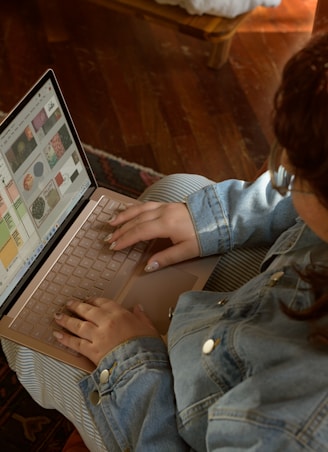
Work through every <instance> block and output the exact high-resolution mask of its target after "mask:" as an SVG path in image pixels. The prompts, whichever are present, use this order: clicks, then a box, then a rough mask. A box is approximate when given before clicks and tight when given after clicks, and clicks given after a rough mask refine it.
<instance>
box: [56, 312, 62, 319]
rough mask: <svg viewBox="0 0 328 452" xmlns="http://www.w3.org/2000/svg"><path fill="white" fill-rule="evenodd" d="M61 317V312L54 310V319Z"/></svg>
mask: <svg viewBox="0 0 328 452" xmlns="http://www.w3.org/2000/svg"><path fill="white" fill-rule="evenodd" d="M62 317H63V314H62V312H55V319H57V320H60V319H61V318H62Z"/></svg>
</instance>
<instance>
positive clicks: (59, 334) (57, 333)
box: [52, 331, 64, 339]
mask: <svg viewBox="0 0 328 452" xmlns="http://www.w3.org/2000/svg"><path fill="white" fill-rule="evenodd" d="M52 334H53V335H54V336H55V338H56V339H63V337H64V336H63V335H62V333H60V332H59V331H53V332H52Z"/></svg>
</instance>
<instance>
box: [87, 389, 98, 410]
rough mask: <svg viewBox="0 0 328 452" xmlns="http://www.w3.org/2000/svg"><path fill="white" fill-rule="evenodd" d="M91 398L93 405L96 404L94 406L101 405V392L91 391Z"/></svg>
mask: <svg viewBox="0 0 328 452" xmlns="http://www.w3.org/2000/svg"><path fill="white" fill-rule="evenodd" d="M89 399H90V402H91V403H92V405H94V406H96V405H99V403H100V395H99V392H98V391H93V392H91V393H90V395H89Z"/></svg>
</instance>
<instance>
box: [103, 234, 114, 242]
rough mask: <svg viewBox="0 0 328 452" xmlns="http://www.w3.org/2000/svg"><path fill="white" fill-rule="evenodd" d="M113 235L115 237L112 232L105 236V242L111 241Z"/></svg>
mask: <svg viewBox="0 0 328 452" xmlns="http://www.w3.org/2000/svg"><path fill="white" fill-rule="evenodd" d="M112 237H113V234H112V233H110V234H108V235H107V236H106V237H105V238H104V242H109V241H110V239H111V238H112Z"/></svg>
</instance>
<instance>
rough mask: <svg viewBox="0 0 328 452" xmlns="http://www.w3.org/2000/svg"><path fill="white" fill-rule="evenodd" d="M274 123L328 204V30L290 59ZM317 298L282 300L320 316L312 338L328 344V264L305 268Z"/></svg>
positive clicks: (306, 316) (297, 315)
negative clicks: (304, 304)
mask: <svg viewBox="0 0 328 452" xmlns="http://www.w3.org/2000/svg"><path fill="white" fill-rule="evenodd" d="M273 128H274V132H275V135H276V138H277V140H278V142H279V144H280V145H281V146H282V147H284V148H285V149H286V152H287V156H288V159H289V161H290V162H291V164H292V165H293V167H294V168H295V174H296V175H297V176H299V177H300V178H302V179H304V180H305V181H307V182H308V183H309V184H310V186H311V190H313V192H314V193H315V195H316V196H317V198H318V200H319V201H320V202H321V204H322V205H323V206H324V207H326V208H327V209H328V33H324V34H318V35H315V36H314V37H312V38H311V39H310V41H309V42H308V43H307V44H306V45H305V46H304V47H303V48H302V49H301V50H299V51H298V52H297V53H296V54H295V55H294V56H292V57H291V58H290V59H289V61H288V62H287V64H286V65H285V67H284V69H283V73H282V80H281V83H280V86H279V88H278V90H277V92H276V94H275V98H274V111H273ZM299 274H300V275H301V277H302V279H304V280H305V281H307V282H308V283H309V284H310V285H311V287H312V290H313V293H314V296H315V302H314V303H313V305H312V306H311V307H310V308H309V309H306V310H304V311H294V310H292V309H290V308H288V307H287V306H285V305H282V309H283V311H284V312H285V313H286V314H287V315H288V316H290V317H292V318H294V319H299V320H308V321H310V322H311V323H312V322H314V325H315V328H313V329H312V331H311V334H310V339H312V340H314V341H316V342H318V341H319V342H320V343H323V344H326V345H328V324H327V322H326V320H328V319H327V314H328V264H327V266H323V265H320V266H315V265H312V266H309V267H307V268H306V269H305V270H303V271H299Z"/></svg>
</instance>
